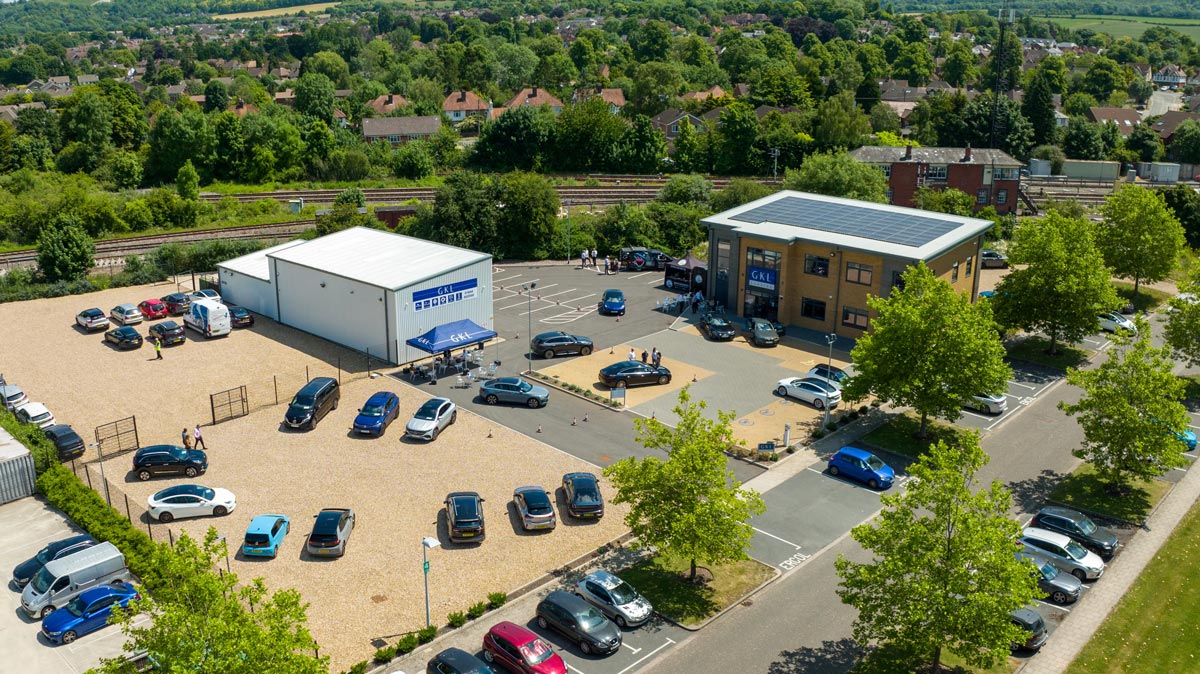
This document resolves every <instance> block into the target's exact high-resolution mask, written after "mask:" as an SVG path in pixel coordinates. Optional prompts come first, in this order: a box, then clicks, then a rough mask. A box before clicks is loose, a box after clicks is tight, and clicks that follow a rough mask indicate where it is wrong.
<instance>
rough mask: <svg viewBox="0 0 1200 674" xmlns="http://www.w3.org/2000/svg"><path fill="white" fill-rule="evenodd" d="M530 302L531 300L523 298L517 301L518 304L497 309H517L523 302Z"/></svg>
mask: <svg viewBox="0 0 1200 674" xmlns="http://www.w3.org/2000/svg"><path fill="white" fill-rule="evenodd" d="M528 303H529V300H528V299H524V300H521V301H520V302H517V303H516V304H510V305H508V306H507V307H500V308H499V309H496V311H504V310H505V309H515V308H517V307H519V306H521V305H522V304H528Z"/></svg>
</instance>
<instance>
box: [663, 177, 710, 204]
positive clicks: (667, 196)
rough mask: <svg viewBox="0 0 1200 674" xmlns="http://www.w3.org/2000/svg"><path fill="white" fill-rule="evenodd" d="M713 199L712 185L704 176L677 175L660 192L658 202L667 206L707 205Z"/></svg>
mask: <svg viewBox="0 0 1200 674" xmlns="http://www.w3.org/2000/svg"><path fill="white" fill-rule="evenodd" d="M711 197H712V183H710V182H708V180H706V179H705V178H704V176H699V175H695V174H692V175H686V174H685V175H676V176H671V179H670V180H668V181H667V184H666V185H663V188H662V189H661V190H659V191H658V201H660V202H663V203H667V204H701V205H703V204H707V203H708V200H709V198H711Z"/></svg>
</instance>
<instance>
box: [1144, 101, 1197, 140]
mask: <svg viewBox="0 0 1200 674" xmlns="http://www.w3.org/2000/svg"><path fill="white" fill-rule="evenodd" d="M1189 119H1191V120H1196V121H1200V114H1198V113H1195V112H1184V111H1182V110H1168V111H1167V112H1164V113H1163V114H1162V116H1161V117H1159V118H1158V120H1157V121H1155V122H1154V124H1153V125H1152V126H1151V128H1152V129H1154V132H1155V133H1157V134H1158V137H1159V138H1162V141H1163V145H1166V146H1168V147H1170V145H1171V141H1172V140H1173V139H1174V138H1175V131H1176V130H1177V129H1179V125H1180V124H1183V123H1184V122H1185V121H1186V120H1189Z"/></svg>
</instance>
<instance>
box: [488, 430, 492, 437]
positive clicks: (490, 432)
mask: <svg viewBox="0 0 1200 674" xmlns="http://www.w3.org/2000/svg"><path fill="white" fill-rule="evenodd" d="M488 437H489V438H490V437H492V429H490V428H489V429H488Z"/></svg>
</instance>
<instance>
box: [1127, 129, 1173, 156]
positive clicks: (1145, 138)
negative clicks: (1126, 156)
mask: <svg viewBox="0 0 1200 674" xmlns="http://www.w3.org/2000/svg"><path fill="white" fill-rule="evenodd" d="M1125 147H1126V148H1127V149H1129V150H1131V151H1133V152H1135V153H1136V154H1137V156H1138V159H1139V160H1140V161H1146V162H1151V161H1159V160H1161V159H1162V158H1163V155H1164V154H1166V152H1165V150H1164V149H1163V142H1162V138H1160V137H1159V135H1158V132H1157V131H1155V130H1154V127H1152V126H1151V125H1149V124H1138V125H1137V126H1135V127H1133V131H1132V132H1130V134H1129V136H1128V137H1127V138H1126V139H1125Z"/></svg>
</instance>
